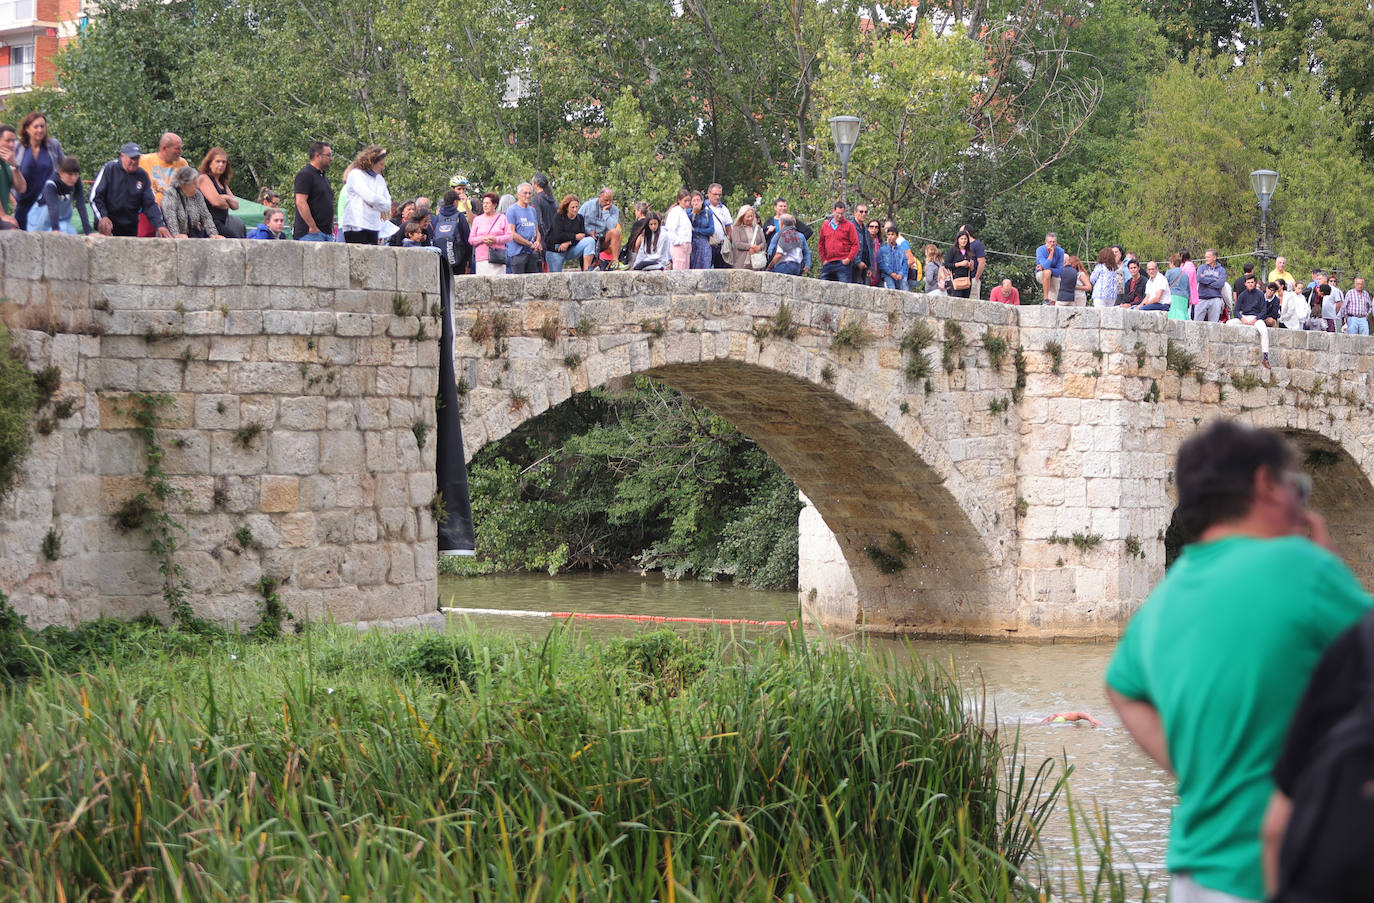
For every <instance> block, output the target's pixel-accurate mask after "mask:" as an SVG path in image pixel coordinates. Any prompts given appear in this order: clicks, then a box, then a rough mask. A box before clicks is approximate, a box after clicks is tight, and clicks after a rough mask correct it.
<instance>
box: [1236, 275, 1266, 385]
mask: <svg viewBox="0 0 1374 903" xmlns="http://www.w3.org/2000/svg"><path fill="white" fill-rule="evenodd" d="M1268 310H1269V302H1268V299H1266V298H1265V297H1264V294H1263V293H1261V292H1260V290H1259V289H1257V288H1255V274H1254V273H1251V274H1250V275H1248V276H1246V277H1245V288H1244V290H1242V291H1241V293H1240V294H1239V295H1237V296H1236V315H1235V316H1234V317H1232V318H1231V319H1230V320H1227V321H1226V322H1228V323H1230V324H1231V325H1233V326H1253V327H1254V328H1255V329H1257V330H1259V334H1260V353H1261V355H1263V360H1264V369H1266V370H1268V369H1269V327H1268V326H1267V325H1266V324H1265V322H1264V315H1265V313H1266V312H1267V311H1268Z"/></svg>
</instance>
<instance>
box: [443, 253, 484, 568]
mask: <svg viewBox="0 0 1374 903" xmlns="http://www.w3.org/2000/svg"><path fill="white" fill-rule="evenodd" d="M438 257H439V301H440V304H441V306H442V307H443V311H442V313H441V316H442V317H443V320H444V322H443V326H442V327H441V331H440V335H439V394H438V395H437V396H435V399H434V416H435V418H436V420H437V421H438V429H437V430H435V433H436V440H437V449H436V455H435V462H434V463H435V469H436V473H437V476H438V486H439V495H440V496H442V497H443V500H444V511H445V512H446V514H447V517H446V518H445V519H444V522H443V523H441V524H439V554H440V555H475V554H476V553H477V552H476V549H477V545H476V543H475V541H474V538H475V534H474V532H473V529H472V502H471V500H470V499H469V498H468V468H467V464H466V463H465V462H464V461H463V424H462V421H461V417H460V415H459V410H458V381H457V379H456V378H455V376H456V374H455V373H454V370H453V338H454V326H453V270H452V269H451V268H450V267H449V262H448V260H447V259H445V257H444V255H442V254H440V255H438Z"/></svg>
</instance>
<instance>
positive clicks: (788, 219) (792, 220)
mask: <svg viewBox="0 0 1374 903" xmlns="http://www.w3.org/2000/svg"><path fill="white" fill-rule="evenodd" d="M778 222H780V223H782V224H783V225H784V226H786V227H788V228H789V229H790V228H791V227H792V226H795V225H796V224H797V218H796V217H795V216H793V215H792V214H790V213H784V214H783V215H782V216H780V217H778Z"/></svg>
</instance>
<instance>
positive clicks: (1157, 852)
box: [439, 573, 1174, 872]
mask: <svg viewBox="0 0 1374 903" xmlns="http://www.w3.org/2000/svg"><path fill="white" fill-rule="evenodd" d="M439 599H440V604H441V605H444V606H451V607H454V608H481V609H500V610H501V611H510V612H569V611H571V612H585V613H593V614H627V615H650V616H661V617H692V618H742V619H749V620H756V621H764V620H787V619H792V618H796V617H797V615H798V611H797V597H796V594H795V593H790V592H788V593H784V592H765V591H760V590H751V589H746V588H743V587H738V586H734V585H732V584H729V583H700V582H697V581H672V580H664V579H663V578H662V576H660V575H659V574H656V573H654V574H648V575H645V576H639V575H636V574H591V575H567V576H560V577H556V578H547V577H538V576H500V577H471V578H444V579H442V580H441V581H440V585H439ZM469 619H470V620H471V622H472V623H473V624H475V625H477V626H489V627H490V628H492V629H499V630H503V631H511V632H529V633H534V634H542V633H543V632H545V631H547V630H549V629H550V627H551V626H552V625H553V624H555V623H557V622H556V621H553V620H549V619H547V618H536V617H531V616H528V615H520V614H511V615H495V614H483V615H480V616H472V617H470V618H469ZM576 623H577V624H578V628H579V629H580V630H583V631H585V632H586V633H587V634H588V635H590V636H597V637H609V636H619V635H623V634H625V633H627V632H630V631H636V630H647V629H657V628H659V627H662V626H664V625H663V624H661V623H644V622H635V621H616V620H590V621H577V622H576ZM668 626H672V627H674V629H678V630H693V629H702V628H701V627H700V626H693V625H689V624H670V625H668ZM747 629H748V631H749V632H750V633H753V632H756V631H760V630H764V629H765V628H757V627H754V628H747ZM875 645H878V646H880V647H882V648H886V649H888V650H889V651H892V652H893V653H895V654H899V655H905V654H908V650H910V652H911V654H915V655H920V656H925V657H928V658H931V659H933V660H935V661H938V662H940V663H941V664H943V665H944V666H946V667H948V668H950V669H952V670H953V672H954V673H955V674H956V676H958V677H959V678H960V680H961V682H962V683H963V685H964V686H965V687H966V688H967V689H968V690H969V692H970V694H978V695H980V696H981V695H982V694H983V692H984V691H985V692H986V704H987V705H988V707H989V710H990V711H991V712H993V713H995V716H996V718H997V720H998V722H999V723H1000V724H1001V725H1003V727H1004V728H1005V729H1007V730H1012V731H1015V730H1018V729H1019V730H1020V732H1021V739H1022V743H1023V746H1024V747H1025V749H1026V750H1027V751H1028V752H1029V753H1030V754H1031V756H1032V757H1033V758H1034V759H1036V760H1038V759H1039V758H1041V757H1045V756H1049V757H1054V758H1057V759H1061V760H1063V759H1066V760H1067V761H1068V763H1069V764H1070V765H1071V766H1072V767H1073V768H1074V778H1073V781H1072V789H1073V794H1074V803H1075V805H1076V806H1080V807H1083V808H1084V809H1086V810H1087V811H1088V812H1089V813H1090V814H1092V813H1093V812H1094V809H1095V807H1096V808H1100V809H1101V810H1105V812H1106V814H1107V816H1108V817H1109V819H1110V824H1111V830H1112V834H1113V836H1114V837H1115V838H1116V840H1117V841H1118V842H1119V844H1120V847H1119V849H1124V850H1125V852H1126V853H1128V854H1129V855H1130V857H1132V858H1133V859H1134V860H1135V862H1136V864H1137V865H1138V866H1139V867H1140V868H1141V869H1142V870H1143V871H1147V872H1162V870H1163V867H1164V852H1165V849H1166V847H1167V843H1168V828H1169V808H1170V806H1172V805H1173V802H1174V795H1173V790H1172V782H1171V781H1170V780H1169V779H1168V777H1167V775H1165V773H1164V772H1163V771H1162V770H1161V769H1159V768H1158V767H1156V766H1155V765H1154V764H1153V763H1151V762H1150V761H1149V760H1148V759H1147V758H1146V757H1145V755H1144V754H1143V753H1141V752H1140V750H1139V749H1138V748H1137V747H1136V746H1135V744H1134V743H1133V742H1132V741H1131V738H1130V736H1129V735H1128V734H1127V733H1126V730H1125V728H1123V727H1122V725H1121V722H1120V721H1119V720H1117V718H1116V716H1115V715H1113V714H1112V712H1111V708H1110V706H1109V705H1108V703H1107V697H1106V693H1105V692H1104V690H1103V684H1102V675H1103V673H1104V672H1105V670H1106V667H1107V660H1108V658H1109V657H1110V655H1111V651H1112V647H1111V645H1109V644H1063V643H1061V644H1055V645H1046V646H1033V645H1026V644H1005V643H967V642H937V641H929V640H922V641H918V642H913V643H909V644H908V643H904V642H897V641H890V640H883V641H875ZM1066 710H1083V711H1087V712H1089V713H1091V714H1092V715H1094V716H1095V717H1097V718H1098V719H1099V720H1100V721H1102V722H1103V725H1102V727H1099V728H1090V727H1087V726H1079V725H1044V724H1039V723H1038V722H1039V720H1040V719H1041V718H1043V717H1044V716H1046V715H1048V714H1050V713H1052V712H1058V711H1066ZM1062 808H1063V807H1062V806H1061V809H1062ZM1052 835H1053V836H1052V837H1050V838H1048V842H1049V845H1050V846H1051V848H1055V847H1060V846H1061V845H1062V844H1063V843H1064V841H1065V839H1066V838H1067V835H1068V825H1067V819H1066V818H1065V817H1064V815H1063V813H1062V812H1061V813H1060V816H1059V818H1058V819H1057V820H1056V823H1055V824H1054V825H1053V826H1052Z"/></svg>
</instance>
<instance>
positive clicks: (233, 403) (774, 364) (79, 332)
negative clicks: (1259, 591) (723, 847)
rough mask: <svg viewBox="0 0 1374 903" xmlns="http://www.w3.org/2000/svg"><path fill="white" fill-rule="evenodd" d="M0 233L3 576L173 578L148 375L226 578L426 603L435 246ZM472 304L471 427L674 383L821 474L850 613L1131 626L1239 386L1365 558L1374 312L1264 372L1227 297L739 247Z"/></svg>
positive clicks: (836, 577) (815, 497)
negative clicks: (1210, 423)
mask: <svg viewBox="0 0 1374 903" xmlns="http://www.w3.org/2000/svg"><path fill="white" fill-rule="evenodd" d="M0 266H3V270H0V288H2V289H3V295H4V300H3V303H0V317H2V318H3V321H4V323H5V324H6V325H7V326H8V327H9V328H10V330H11V331H12V333H13V334H14V336H15V338H16V344H17V345H18V346H19V347H20V348H21V349H22V350H23V352H24V353H25V354H26V356H27V358H28V365H29V366H30V367H31V368H32V369H35V370H37V369H39V368H43V367H49V366H50V367H55V368H56V372H57V386H56V391H55V393H54V397H53V398H52V399H51V400H50V401H49V402H48V406H47V407H45V408H44V409H43V410H42V411H40V420H39V425H40V429H39V430H38V435H36V436H35V437H34V452H33V454H32V455H31V456H30V459H29V461H28V463H27V465H26V467H25V471H24V473H23V474H22V476H21V480H20V483H19V485H18V486H17V487H16V489H15V491H13V492H12V493H10V495H9V496H8V497H7V498H6V500H5V501H4V503H3V505H0V591H3V592H5V593H6V594H8V595H9V596H10V597H11V599H12V600H13V601H14V603H15V605H16V608H18V609H19V610H20V611H21V612H22V613H24V614H27V615H29V616H30V618H31V619H32V620H33V622H34V623H36V624H40V625H41V624H45V623H54V622H57V623H71V622H73V621H76V620H81V619H86V618H91V617H95V616H98V615H102V614H114V615H130V614H136V613H138V612H140V611H144V610H152V611H155V612H160V611H163V610H164V609H163V607H162V605H161V602H160V597H159V582H160V578H159V576H158V574H157V565H156V562H155V561H154V560H153V559H152V557H151V556H150V555H149V551H148V548H147V546H148V541H147V539H146V537H143V536H141V535H140V534H139V533H138V532H137V531H134V532H132V533H130V532H126V531H120V530H118V529H116V528H115V526H114V524H113V517H112V515H113V514H115V513H116V512H117V511H118V509H119V508H120V507H121V506H122V505H123V504H124V503H125V502H127V500H128V499H129V498H130V497H132V496H134V495H136V494H137V493H138V492H139V491H140V490H141V489H143V488H146V485H145V484H146V482H147V480H146V477H144V476H143V470H144V467H145V463H146V454H145V448H144V445H145V443H143V441H142V439H141V438H140V434H139V432H138V431H137V430H136V429H135V427H136V424H135V423H134V422H132V421H131V419H130V417H129V414H128V412H129V404H130V399H131V398H133V397H136V396H139V395H148V394H150V393H155V394H159V395H164V396H166V397H167V398H168V399H169V406H168V407H167V408H166V409H165V412H164V418H163V421H162V423H161V424H160V428H159V429H158V430H157V435H158V436H159V437H160V441H161V443H162V445H163V446H164V447H165V452H166V455H165V459H164V461H163V467H164V470H165V471H166V475H167V476H166V478H167V480H168V482H169V483H170V484H171V485H172V486H173V487H174V488H175V489H176V490H177V494H176V495H175V496H174V498H173V499H172V501H171V502H170V503H169V504H170V505H171V506H172V508H173V509H174V510H172V511H171V512H170V513H171V514H173V516H174V517H175V518H176V519H177V520H178V521H179V522H180V523H181V524H182V525H183V526H184V527H185V532H184V535H183V538H182V542H181V549H180V551H179V552H178V557H179V560H180V563H181V564H182V566H183V568H184V569H185V571H186V573H187V575H188V579H189V580H190V583H191V586H192V590H193V598H194V599H195V600H196V604H197V607H198V610H199V611H200V612H201V613H203V614H206V615H210V616H217V617H222V618H228V619H237V620H240V621H241V622H244V623H250V622H251V621H252V620H253V618H254V610H255V607H256V605H257V601H258V598H259V597H258V593H257V591H256V590H255V589H254V588H253V587H254V584H255V583H256V581H257V580H258V578H260V577H261V576H271V577H274V578H277V579H281V580H284V581H285V583H284V585H283V587H282V598H283V601H284V602H285V603H286V604H287V606H288V607H289V608H291V610H293V611H294V612H295V613H296V614H298V615H300V614H309V615H311V616H314V617H318V616H332V617H336V618H338V619H340V620H394V619H401V618H406V617H413V616H418V615H423V614H424V613H425V612H432V611H434V610H435V608H436V606H437V588H436V578H435V574H434V559H435V538H434V536H435V532H434V523H433V519H432V517H431V516H430V514H429V507H428V502H429V500H430V498H431V497H432V495H433V493H434V487H435V480H434V472H433V467H434V454H433V442H432V441H429V442H428V443H427V442H426V438H427V437H429V436H432V435H433V431H432V427H433V423H434V411H433V404H432V399H433V397H434V392H435V389H436V385H437V360H438V357H437V344H436V342H435V338H436V337H437V335H438V331H439V330H438V323H437V321H436V320H435V319H434V318H433V317H432V316H430V312H431V310H432V309H433V306H434V304H435V302H436V300H437V293H436V289H437V284H436V274H435V270H436V266H435V261H434V258H433V256H432V255H431V254H429V253H428V252H424V251H400V250H392V249H374V248H362V247H356V246H353V247H349V246H342V245H318V244H309V243H296V242H280V243H268V242H234V241H224V242H188V241H183V242H172V241H170V240H153V239H150V240H143V241H129V240H115V239H101V238H85V239H82V238H73V237H70V236H60V235H47V236H42V237H38V236H33V235H24V234H18V235H16V234H14V233H6V234H4V235H2V236H0ZM455 311H456V318H457V325H458V345H457V348H456V357H457V365H458V374H459V377H460V379H462V380H463V381H465V382H466V384H467V386H468V387H469V389H468V392H467V395H466V399H465V401H464V411H463V420H464V437H465V440H466V442H467V445H468V448H467V452H468V454H469V455H471V453H473V452H475V451H476V450H477V449H478V448H480V447H482V446H483V445H485V444H487V443H489V442H491V441H494V440H496V439H499V438H501V437H502V436H504V435H506V434H507V433H509V432H510V431H511V430H512V429H514V428H515V427H516V426H518V425H519V424H520V423H522V422H524V421H525V420H528V419H529V418H531V417H534V416H537V415H538V414H540V413H541V412H543V411H545V410H547V409H548V408H549V407H551V406H553V405H556V404H558V403H559V402H561V401H563V400H564V399H566V398H568V397H569V396H571V395H572V394H573V393H576V392H581V391H585V390H587V389H589V388H592V387H594V386H599V385H603V384H606V383H607V382H610V381H612V380H616V379H620V378H624V377H630V376H635V375H645V376H649V377H652V378H654V379H657V380H660V381H662V382H664V383H666V384H668V385H670V386H673V387H675V388H677V389H679V390H681V391H683V392H685V393H687V394H689V395H691V396H693V397H695V398H697V399H699V400H701V401H702V402H704V403H705V404H707V405H709V406H710V407H711V408H712V409H713V410H715V411H717V412H718V413H720V414H721V415H722V416H724V417H726V418H728V419H729V420H731V421H732V422H733V423H735V424H736V425H737V426H738V427H739V428H740V429H742V430H743V431H744V432H745V433H747V434H748V435H750V436H751V437H753V438H754V439H755V440H756V441H757V442H758V443H759V445H760V446H761V447H762V448H764V449H765V450H766V451H767V452H768V453H769V454H770V455H772V456H773V458H774V459H775V460H776V461H777V462H778V463H779V464H780V465H781V466H782V467H783V469H784V470H785V471H786V472H787V473H788V474H789V475H790V476H791V477H792V478H793V479H794V480H795V481H796V483H797V485H798V487H799V488H800V489H801V491H802V492H803V493H804V494H805V496H806V497H807V498H808V499H809V500H810V505H809V506H808V507H807V508H805V509H804V510H803V512H802V516H801V523H800V530H801V559H802V560H801V571H800V589H799V597H800V604H801V607H802V609H803V611H804V612H805V613H806V614H807V615H808V616H809V617H810V618H811V619H812V620H814V621H816V622H818V623H821V624H825V625H827V626H829V627H832V628H837V629H842V630H850V629H855V628H865V629H869V630H875V631H882V632H913V633H935V634H953V635H979V636H1003V637H1007V636H1012V637H1054V636H1081V637H1087V636H1107V635H1115V634H1116V633H1117V632H1119V630H1120V628H1121V627H1122V625H1123V624H1124V622H1125V619H1126V618H1127V617H1128V616H1129V614H1130V612H1131V611H1133V610H1134V607H1135V606H1136V605H1137V604H1138V603H1139V601H1140V599H1141V598H1143V596H1144V595H1145V593H1146V592H1147V590H1148V588H1149V586H1150V585H1151V584H1152V583H1153V581H1155V580H1156V579H1157V578H1158V577H1159V575H1160V574H1161V573H1162V571H1163V557H1164V552H1163V542H1162V537H1163V531H1164V528H1165V526H1166V525H1167V523H1168V520H1169V516H1170V512H1171V510H1172V499H1171V495H1172V488H1171V483H1172V479H1171V468H1172V460H1173V455H1174V452H1175V450H1176V448H1177V446H1178V444H1179V442H1181V441H1182V439H1183V438H1185V437H1186V436H1188V435H1189V434H1191V433H1192V432H1193V431H1194V430H1195V429H1196V428H1197V426H1198V425H1199V424H1201V423H1203V422H1204V421H1206V420H1208V419H1210V418H1213V417H1217V416H1234V417H1238V418H1241V419H1243V420H1246V421H1249V422H1252V423H1256V424H1261V425H1265V426H1272V427H1275V428H1278V429H1281V430H1284V431H1285V432H1287V433H1289V434H1290V435H1291V436H1293V437H1294V438H1295V439H1296V440H1297V441H1298V442H1299V443H1300V444H1301V445H1302V447H1303V449H1304V455H1305V457H1306V459H1307V461H1308V465H1309V467H1310V468H1311V469H1312V470H1313V472H1314V476H1315V477H1316V487H1317V488H1316V494H1315V497H1314V500H1315V505H1316V506H1317V507H1318V508H1319V509H1320V510H1322V511H1323V512H1324V513H1326V514H1327V516H1328V518H1329V519H1330V520H1331V522H1332V527H1333V530H1334V532H1335V535H1336V537H1337V541H1338V543H1340V544H1342V545H1343V547H1344V551H1345V552H1346V553H1347V554H1348V555H1349V556H1351V558H1352V560H1353V561H1354V563H1355V565H1356V569H1357V571H1359V572H1360V573H1361V575H1362V576H1365V577H1370V576H1374V567H1371V563H1370V561H1369V557H1370V556H1369V555H1368V554H1367V553H1366V552H1364V548H1365V546H1366V543H1365V540H1366V539H1371V538H1374V489H1371V482H1370V479H1371V475H1374V459H1371V453H1374V427H1371V426H1370V425H1369V424H1370V418H1369V417H1368V413H1369V409H1368V405H1369V404H1370V394H1369V389H1370V370H1371V369H1374V357H1371V356H1370V355H1369V354H1368V353H1366V350H1365V349H1366V343H1367V342H1368V340H1367V339H1363V338H1361V337H1346V336H1331V335H1326V334H1321V333H1301V334H1287V333H1284V332H1281V331H1274V332H1272V333H1271V336H1272V340H1273V346H1274V347H1273V352H1272V354H1271V358H1272V360H1273V363H1274V370H1273V371H1272V376H1271V375H1270V373H1269V372H1268V371H1265V370H1263V369H1261V368H1260V367H1259V349H1258V345H1257V341H1256V336H1254V335H1253V333H1252V332H1251V331H1249V330H1241V329H1238V328H1235V327H1228V326H1216V325H1207V324H1192V323H1177V322H1173V323H1171V322H1167V321H1165V320H1163V319H1161V318H1159V317H1157V316H1154V315H1149V314H1135V313H1127V312H1123V311H1116V310H1104V311H1097V310H1091V309H1062V308H1060V309H1055V308H1040V307H1022V308H1010V307H1004V306H1001V305H996V304H990V303H978V302H968V301H959V300H954V299H949V298H942V297H927V296H922V295H912V294H907V293H898V292H889V291H883V290H878V289H869V288H862V287H856V286H839V285H835V284H831V283H822V282H819V281H816V280H809V279H795V278H792V277H787V276H778V275H774V274H757V273H747V272H728V271H703V272H685V273H607V274H582V273H568V274H560V275H540V276H528V277H496V278H483V277H464V278H461V279H458V280H456V281H455ZM913 338H914V339H915V341H914V343H913V341H911V340H912V339H913ZM904 339H907V340H908V341H907V343H906V347H904V346H903V340H904ZM913 346H914V347H913ZM59 402H65V404H63V405H62V410H60V411H59V410H58V409H57V408H58V403H59ZM478 528H479V532H480V524H479V525H478ZM49 534H52V535H55V536H56V537H57V538H58V539H59V540H60V542H59V543H57V545H56V547H51V546H50V545H49V543H47V542H45V539H46V538H47V536H48V535H49Z"/></svg>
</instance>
